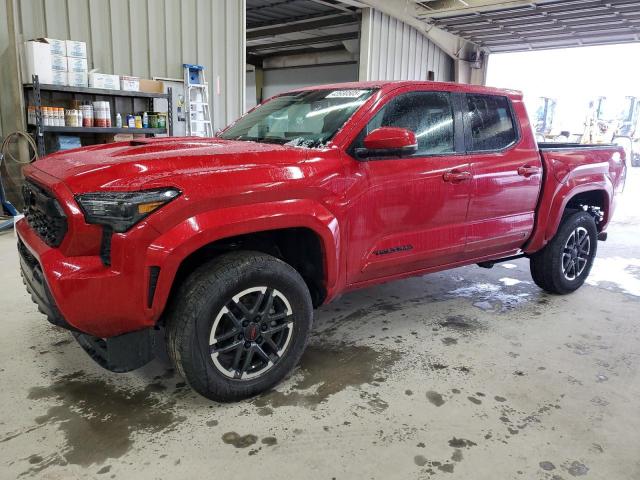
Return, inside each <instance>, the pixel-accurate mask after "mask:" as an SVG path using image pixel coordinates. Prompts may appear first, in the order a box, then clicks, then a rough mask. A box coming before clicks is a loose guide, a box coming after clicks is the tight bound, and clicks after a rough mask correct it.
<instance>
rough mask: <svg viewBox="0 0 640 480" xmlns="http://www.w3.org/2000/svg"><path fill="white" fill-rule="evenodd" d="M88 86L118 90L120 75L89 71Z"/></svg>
mask: <svg viewBox="0 0 640 480" xmlns="http://www.w3.org/2000/svg"><path fill="white" fill-rule="evenodd" d="M89 86H90V87H91V88H104V89H107V90H120V76H119V75H108V74H106V73H90V74H89Z"/></svg>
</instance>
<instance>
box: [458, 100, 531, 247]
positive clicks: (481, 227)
mask: <svg viewBox="0 0 640 480" xmlns="http://www.w3.org/2000/svg"><path fill="white" fill-rule="evenodd" d="M462 109H463V118H464V126H465V142H466V150H467V157H466V159H467V161H468V162H469V163H470V166H471V173H472V174H473V180H472V182H471V199H470V203H469V210H468V214H467V224H468V231H467V245H466V247H465V258H479V257H482V256H488V255H493V254H496V253H503V252H508V251H511V250H514V249H518V248H520V247H521V246H522V245H523V243H524V242H525V241H526V239H527V238H528V237H529V235H530V234H531V231H532V230H533V225H534V216H535V210H536V204H537V201H538V196H539V193H540V187H541V182H542V161H541V158H540V154H539V153H538V150H537V147H536V145H535V142H534V141H533V137H532V135H531V134H530V133H529V132H530V130H531V127H530V125H529V124H528V123H527V124H526V125H522V126H521V125H519V123H518V118H522V119H526V118H527V117H526V113H525V111H524V104H523V103H522V102H521V101H519V100H518V101H516V100H513V101H512V100H511V99H509V98H508V97H506V96H500V95H484V94H482V95H481V94H465V95H464V98H463V101H462ZM521 127H522V128H521ZM525 128H526V129H527V132H526V134H525V132H524V129H525Z"/></svg>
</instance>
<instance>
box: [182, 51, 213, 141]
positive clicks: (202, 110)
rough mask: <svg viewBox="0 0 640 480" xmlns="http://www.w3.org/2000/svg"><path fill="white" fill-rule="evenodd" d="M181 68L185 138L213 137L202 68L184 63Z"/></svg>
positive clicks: (207, 91)
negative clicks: (184, 107) (185, 126)
mask: <svg viewBox="0 0 640 480" xmlns="http://www.w3.org/2000/svg"><path fill="white" fill-rule="evenodd" d="M182 67H183V68H184V90H185V92H184V93H185V100H186V101H185V104H186V108H187V112H186V113H187V115H186V117H187V136H189V137H213V126H212V125H211V111H210V110H209V108H210V107H209V84H208V83H207V81H206V80H205V78H204V67H203V66H202V65H193V64H190V63H184V64H182Z"/></svg>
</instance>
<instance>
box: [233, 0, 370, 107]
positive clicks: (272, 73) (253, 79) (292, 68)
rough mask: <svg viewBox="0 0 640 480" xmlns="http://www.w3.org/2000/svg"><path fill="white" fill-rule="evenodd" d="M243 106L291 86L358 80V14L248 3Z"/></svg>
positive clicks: (303, 1) (333, 7)
mask: <svg viewBox="0 0 640 480" xmlns="http://www.w3.org/2000/svg"><path fill="white" fill-rule="evenodd" d="M246 25H247V74H246V75H247V76H246V79H247V87H246V88H247V90H246V108H247V109H250V108H252V107H253V106H255V105H256V103H259V102H261V101H262V100H264V99H266V98H269V97H270V96H272V95H276V94H278V93H282V92H285V91H288V90H291V89H294V88H298V87H304V86H309V85H318V84H322V83H336V82H351V81H357V79H358V52H359V36H360V12H359V10H358V9H357V8H356V7H352V6H348V5H344V4H342V3H340V2H325V1H323V2H316V1H313V0H290V1H285V2H283V1H277V0H247V9H246Z"/></svg>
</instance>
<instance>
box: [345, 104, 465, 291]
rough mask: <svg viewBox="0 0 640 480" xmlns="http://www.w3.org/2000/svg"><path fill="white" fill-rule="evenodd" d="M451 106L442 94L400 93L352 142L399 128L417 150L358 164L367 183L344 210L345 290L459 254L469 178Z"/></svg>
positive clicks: (463, 230) (359, 142)
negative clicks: (412, 139) (412, 137)
mask: <svg viewBox="0 0 640 480" xmlns="http://www.w3.org/2000/svg"><path fill="white" fill-rule="evenodd" d="M456 98H457V97H456ZM453 104H454V95H453V94H451V93H449V92H428V91H410V92H406V93H401V94H399V95H396V96H395V97H393V98H392V99H391V100H389V101H388V102H387V103H386V104H385V105H384V106H383V107H382V108H381V109H380V110H379V111H378V112H377V113H376V114H375V116H374V117H373V119H372V120H370V121H369V123H368V124H367V126H366V127H365V129H364V130H363V131H362V132H361V133H360V135H359V137H358V139H356V141H355V145H354V147H358V146H360V145H361V144H362V141H363V139H364V137H365V136H366V134H367V133H369V132H371V131H373V130H375V129H376V128H378V127H381V126H388V127H400V128H406V129H408V130H411V131H413V132H414V133H415V134H416V137H417V140H418V150H417V152H416V153H415V154H413V155H411V156H408V157H404V158H368V159H365V160H361V161H359V163H358V166H357V169H358V173H359V174H360V175H362V177H363V178H364V179H365V180H366V182H364V183H365V187H364V189H363V191H362V192H361V193H360V195H359V196H358V197H357V199H356V200H355V201H353V203H352V204H351V206H350V209H349V212H350V214H349V225H348V229H349V232H348V238H349V242H350V246H349V249H348V250H349V252H350V253H349V257H348V259H347V263H348V265H347V271H348V278H347V280H348V283H349V284H354V283H359V282H366V281H371V280H376V279H381V278H384V277H390V276H394V275H398V274H402V273H409V272H412V271H417V270H421V269H424V268H428V267H431V266H435V265H442V264H446V263H451V262H453V261H456V260H457V259H458V258H459V256H460V255H461V253H462V252H463V250H464V245H465V237H466V214H467V206H468V202H469V196H470V185H471V174H470V170H469V164H468V162H467V160H466V159H465V157H464V155H462V153H463V152H461V151H460V150H462V148H463V146H462V144H463V137H462V128H461V127H462V125H461V120H460V117H459V116H458V115H456V114H454V108H453ZM456 119H457V121H456Z"/></svg>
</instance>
